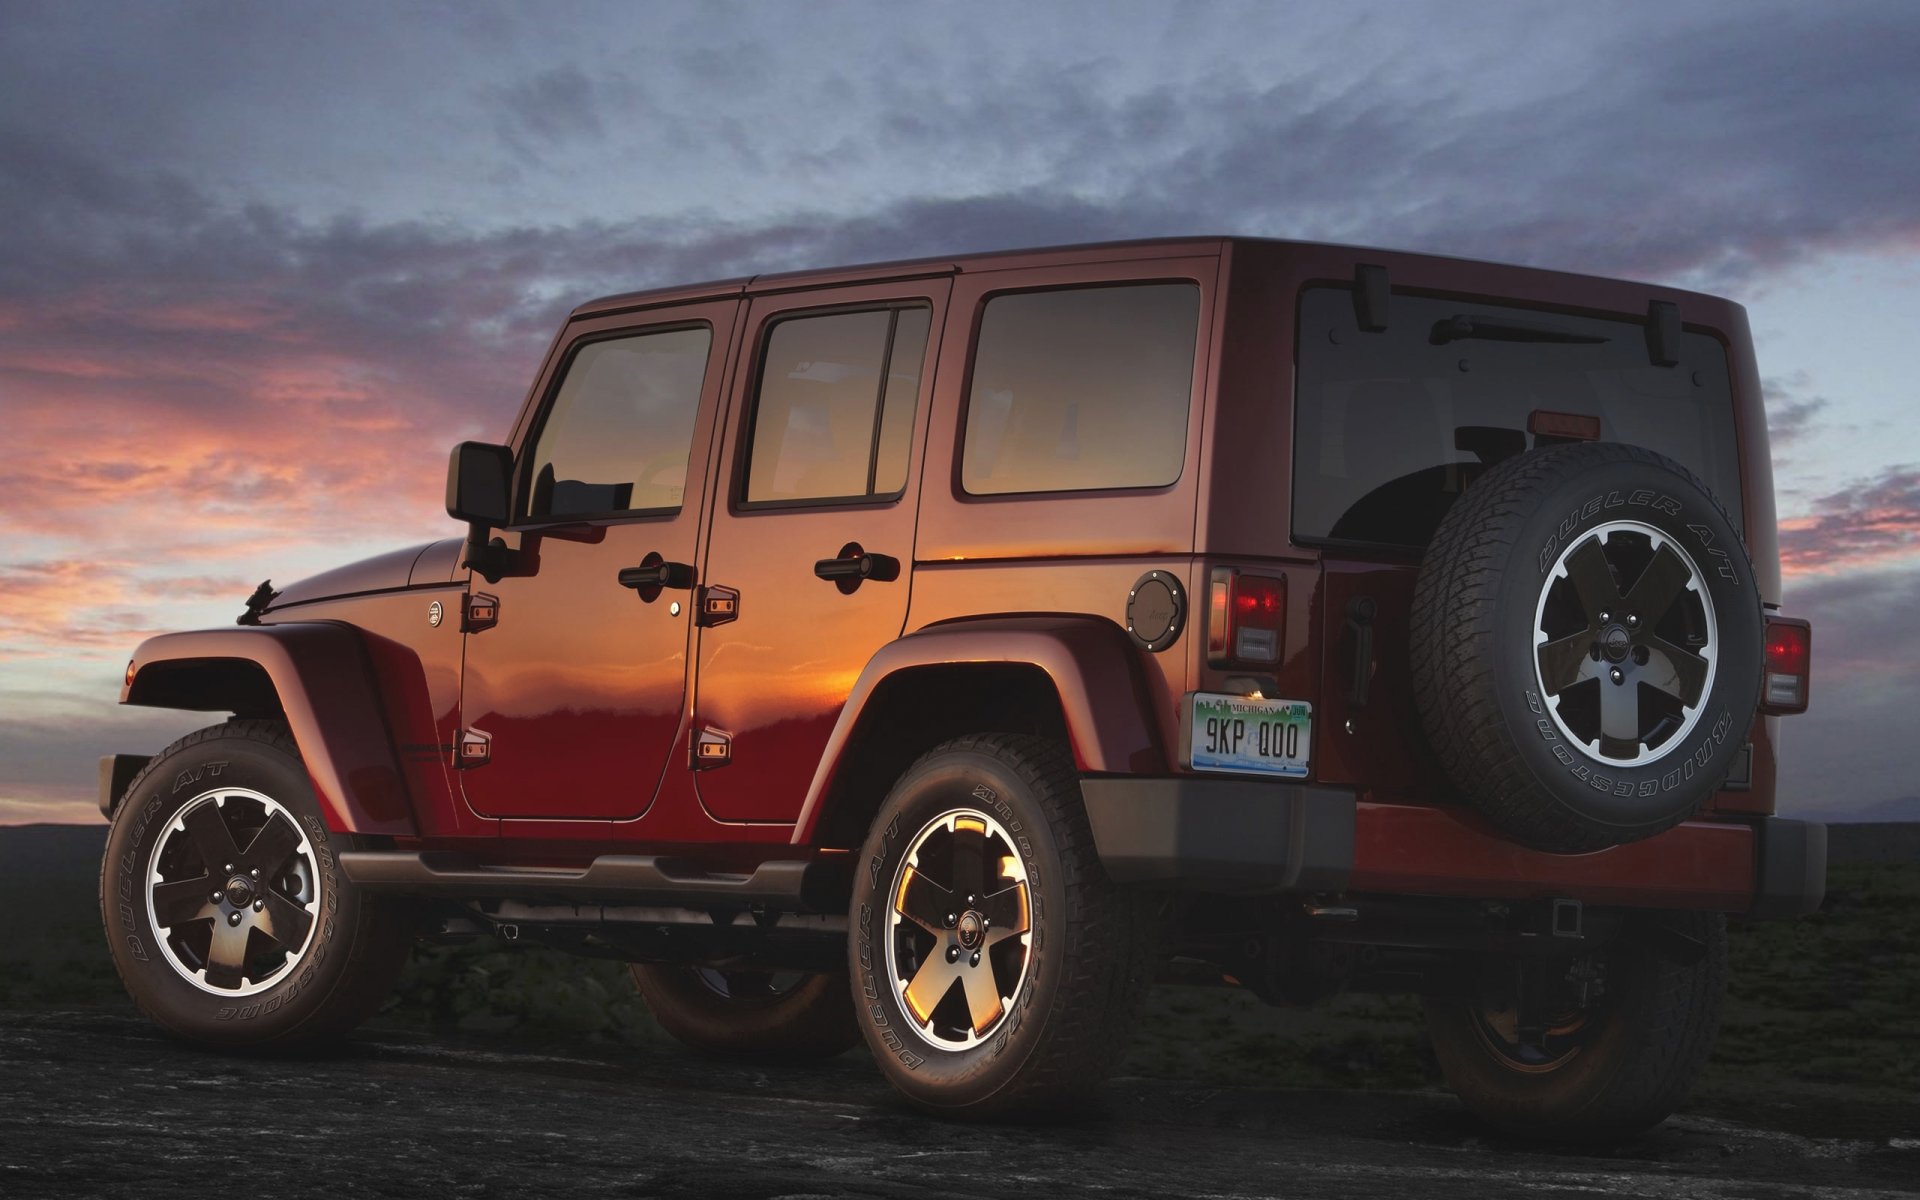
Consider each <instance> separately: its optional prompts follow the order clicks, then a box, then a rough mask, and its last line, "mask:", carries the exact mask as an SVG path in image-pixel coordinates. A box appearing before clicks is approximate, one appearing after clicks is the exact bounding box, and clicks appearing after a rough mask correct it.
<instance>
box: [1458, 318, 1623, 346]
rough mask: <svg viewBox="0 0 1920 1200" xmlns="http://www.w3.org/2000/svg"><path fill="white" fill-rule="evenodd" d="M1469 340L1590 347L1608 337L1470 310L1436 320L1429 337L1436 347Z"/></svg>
mask: <svg viewBox="0 0 1920 1200" xmlns="http://www.w3.org/2000/svg"><path fill="white" fill-rule="evenodd" d="M1470 339H1471V340H1479V341H1485V342H1564V343H1567V344H1570V345H1588V346H1590V345H1597V344H1599V343H1601V342H1604V341H1607V340H1608V339H1607V338H1604V337H1600V336H1599V335H1597V334H1591V333H1579V332H1576V331H1574V330H1571V329H1562V328H1559V327H1558V326H1554V325H1547V324H1542V323H1539V322H1535V321H1517V320H1515V319H1514V318H1512V317H1486V316H1475V315H1472V314H1469V313H1456V314H1455V315H1453V316H1451V317H1448V318H1446V319H1445V320H1442V321H1435V322H1434V323H1433V332H1432V334H1430V335H1429V336H1428V338H1427V340H1428V341H1429V342H1431V343H1432V344H1433V345H1436V346H1444V345H1446V344H1447V343H1448V342H1464V341H1468V340H1470Z"/></svg>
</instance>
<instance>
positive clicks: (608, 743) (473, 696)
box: [455, 301, 739, 820]
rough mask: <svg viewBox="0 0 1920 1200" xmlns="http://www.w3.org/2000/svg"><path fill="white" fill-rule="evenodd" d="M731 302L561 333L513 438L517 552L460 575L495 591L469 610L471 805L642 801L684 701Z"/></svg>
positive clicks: (561, 813)
mask: <svg viewBox="0 0 1920 1200" xmlns="http://www.w3.org/2000/svg"><path fill="white" fill-rule="evenodd" d="M738 309H739V303H738V302H737V301H726V302H721V303H716V304H704V305H694V306H686V307H682V308H675V309H671V310H666V311H665V312H664V313H660V314H648V317H649V320H648V321H647V322H646V323H644V324H643V323H637V322H636V321H635V319H634V318H632V317H627V318H624V323H621V322H620V321H616V320H610V319H601V320H598V321H593V322H587V323H583V326H582V327H581V328H579V329H577V330H574V331H570V335H569V336H570V339H571V340H570V342H569V344H568V346H567V347H566V349H565V350H564V352H563V353H562V354H560V355H559V356H558V357H557V358H556V360H555V362H556V364H557V365H556V366H555V367H554V368H553V369H552V370H551V372H550V376H549V378H548V380H547V381H546V384H545V387H544V394H545V402H544V404H543V406H542V408H541V409H540V410H539V411H538V413H537V414H536V416H535V419H534V420H533V422H532V423H531V425H530V426H529V431H528V433H527V436H526V438H525V439H524V441H523V442H522V443H521V445H520V446H519V447H517V451H516V458H515V478H516V481H517V482H516V501H515V504H516V507H515V511H516V512H517V513H518V514H519V517H518V519H517V521H516V524H515V526H514V527H513V528H512V529H509V530H507V531H506V532H505V533H504V535H503V536H504V540H505V541H506V542H507V544H508V546H509V547H510V548H511V549H512V550H514V551H515V552H516V554H515V558H514V561H513V563H512V566H511V567H510V569H509V573H508V574H507V575H506V577H504V578H502V579H500V580H499V581H498V582H496V583H489V582H487V581H486V580H484V579H482V578H480V577H479V576H477V575H476V576H474V577H473V579H472V581H471V583H470V584H469V590H470V591H471V592H472V593H473V594H474V595H475V596H476V597H479V596H484V597H487V598H490V599H491V600H492V601H494V604H493V606H492V607H491V609H489V608H488V607H487V605H486V604H485V602H484V601H482V602H481V605H480V611H478V612H477V613H473V614H472V618H471V619H470V620H469V621H468V625H469V632H468V633H467V635H466V660H465V666H464V672H463V677H462V687H461V697H460V700H461V724H462V731H461V735H460V738H461V743H460V746H459V747H458V749H457V750H456V752H455V761H456V763H458V765H460V766H461V768H462V769H461V771H460V776H459V777H460V781H461V784H462V787H463V789H464V791H465V794H466V798H467V802H468V804H470V805H471V806H472V807H473V809H474V811H475V812H478V813H480V814H481V815H483V816H488V817H523V818H548V819H555V818H559V819H594V818H597V819H602V820H606V819H616V820H617V819H624V818H631V817H635V816H638V815H639V814H640V813H642V812H644V811H645V810H646V808H647V806H648V805H649V804H650V803H651V802H652V800H653V796H654V794H655V792H656V791H657V790H658V788H659V785H660V780H661V776H662V771H663V770H664V768H665V767H666V764H667V758H668V755H669V752H670V751H671V750H672V748H673V744H674V741H675V735H676V733H677V731H678V726H679V722H680V717H681V713H682V710H683V705H684V701H685V699H686V678H687V671H686V664H687V642H688V626H689V623H690V618H691V612H690V610H689V601H690V600H691V597H692V592H691V591H690V590H686V587H687V585H688V584H690V583H691V579H690V578H681V577H679V570H681V569H684V570H685V571H686V572H687V574H688V575H689V576H690V574H691V568H692V564H693V562H694V559H695V557H696V549H697V547H698V544H699V525H700V518H701V515H702V513H703V511H704V509H705V505H704V503H703V501H704V497H705V493H704V488H705V483H706V474H707V463H708V458H709V453H708V451H709V448H710V446H711V439H712V426H713V422H714V420H715V413H716V411H717V410H718V407H719V396H720V389H721V386H722V384H723V382H724V376H725V374H726V371H725V362H726V355H727V351H728V347H729V344H730V342H731V339H732V334H733V322H734V317H735V315H736V313H737V311H738ZM676 564H677V567H676ZM629 568H642V570H641V572H639V573H638V574H636V573H635V572H633V571H628V575H627V578H626V579H625V580H623V579H622V577H621V572H622V571H623V570H626V569H629ZM647 580H653V581H656V582H646V581H647ZM472 605H473V602H471V601H470V602H469V608H470V612H471V611H472ZM489 622H490V623H489Z"/></svg>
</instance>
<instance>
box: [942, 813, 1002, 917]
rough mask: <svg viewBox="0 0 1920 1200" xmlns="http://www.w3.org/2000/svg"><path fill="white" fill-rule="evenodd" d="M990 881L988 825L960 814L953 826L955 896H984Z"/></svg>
mask: <svg viewBox="0 0 1920 1200" xmlns="http://www.w3.org/2000/svg"><path fill="white" fill-rule="evenodd" d="M996 874H998V872H996ZM988 882H989V881H988V879H987V827H986V825H985V824H984V823H982V822H981V820H980V819H979V818H978V817H961V818H959V819H958V820H957V821H955V822H954V826H953V891H954V895H955V896H957V897H959V898H960V899H962V900H963V901H964V900H965V898H966V897H968V896H973V897H976V898H977V897H979V896H982V895H985V894H986V891H987V883H988Z"/></svg>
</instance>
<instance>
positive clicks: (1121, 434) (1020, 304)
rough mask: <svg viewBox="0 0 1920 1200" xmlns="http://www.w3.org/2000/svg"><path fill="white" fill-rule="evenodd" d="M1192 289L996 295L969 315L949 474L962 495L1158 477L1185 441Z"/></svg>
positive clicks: (1196, 293)
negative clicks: (957, 444)
mask: <svg viewBox="0 0 1920 1200" xmlns="http://www.w3.org/2000/svg"><path fill="white" fill-rule="evenodd" d="M1199 324H1200V289H1199V288H1197V287H1195V286H1194V285H1192V284H1186V283H1178V284H1152V285H1147V286H1136V287H1100V288H1078V289H1074V290H1070V291H1058V292H1025V293H1018V294H1013V295H1005V296H996V297H994V298H993V299H992V300H989V301H988V302H987V306H986V311H985V312H984V313H983V314H982V316H981V320H980V339H979V343H978V345H977V346H976V347H975V350H974V356H973V387H972V391H971V393H970V394H969V396H968V400H967V430H966V443H965V447H964V450H963V451H962V454H961V459H960V481H961V485H962V486H963V487H964V488H965V489H966V490H967V491H968V492H971V493H973V494H974V495H994V494H1000V493H1007V492H1068V491H1084V490H1088V489H1092V488H1131V487H1160V486H1164V485H1166V484H1169V483H1172V482H1173V481H1174V480H1176V479H1178V478H1180V465H1181V463H1182V462H1183V461H1184V460H1185V458H1186V451H1187V407H1188V403H1189V401H1190V398H1191V393H1192V389H1193V354H1194V337H1195V334H1196V332H1197V331H1198V329H1199Z"/></svg>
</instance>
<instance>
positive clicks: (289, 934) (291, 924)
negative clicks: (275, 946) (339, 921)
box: [255, 891, 313, 953]
mask: <svg viewBox="0 0 1920 1200" xmlns="http://www.w3.org/2000/svg"><path fill="white" fill-rule="evenodd" d="M260 899H261V900H262V901H264V902H265V904H266V909H265V911H263V912H261V913H260V914H259V915H258V916H257V917H256V918H255V920H256V923H257V927H258V928H259V930H260V932H261V933H264V934H266V935H267V936H268V937H270V938H272V939H273V940H274V941H276V942H278V943H280V944H281V945H282V946H285V947H286V948H287V950H288V952H290V953H291V952H292V951H296V950H298V949H300V947H302V946H304V945H306V942H307V931H308V930H310V929H312V928H313V914H312V913H310V912H308V911H307V910H306V909H304V908H301V907H300V906H299V905H298V904H295V903H294V902H293V901H291V900H289V899H287V898H286V897H285V896H282V895H281V894H280V893H278V892H273V891H269V892H267V893H265V894H264V895H262V896H261V897H260Z"/></svg>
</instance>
